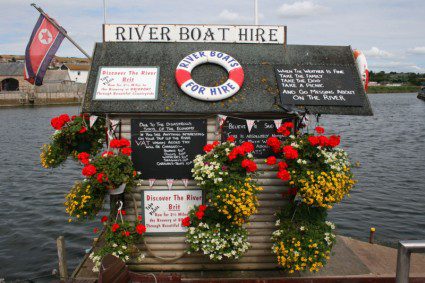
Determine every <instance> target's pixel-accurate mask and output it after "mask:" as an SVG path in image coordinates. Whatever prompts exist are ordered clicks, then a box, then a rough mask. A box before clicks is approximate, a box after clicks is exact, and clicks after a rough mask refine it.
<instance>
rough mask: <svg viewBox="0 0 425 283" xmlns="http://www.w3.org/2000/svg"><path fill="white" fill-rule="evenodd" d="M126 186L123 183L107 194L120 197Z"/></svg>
mask: <svg viewBox="0 0 425 283" xmlns="http://www.w3.org/2000/svg"><path fill="white" fill-rule="evenodd" d="M126 185H127V184H126V183H124V184H121V185H120V186H119V187H118V188H116V189H113V190H109V194H110V195H120V194H122V193H123V192H124V190H125V186H126Z"/></svg>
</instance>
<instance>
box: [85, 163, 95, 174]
mask: <svg viewBox="0 0 425 283" xmlns="http://www.w3.org/2000/svg"><path fill="white" fill-rule="evenodd" d="M82 173H83V175H84V176H86V177H90V176H93V175H94V174H96V167H95V166H94V165H92V164H89V165H86V166H84V168H83V170H82Z"/></svg>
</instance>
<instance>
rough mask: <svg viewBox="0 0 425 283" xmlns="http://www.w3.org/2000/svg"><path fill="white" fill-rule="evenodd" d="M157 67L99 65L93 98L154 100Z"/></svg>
mask: <svg viewBox="0 0 425 283" xmlns="http://www.w3.org/2000/svg"><path fill="white" fill-rule="evenodd" d="M158 82H159V67H100V68H99V73H98V75H97V81H96V88H95V90H94V96H93V100H156V99H157V97H158Z"/></svg>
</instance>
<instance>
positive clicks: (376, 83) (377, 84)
mask: <svg viewBox="0 0 425 283" xmlns="http://www.w3.org/2000/svg"><path fill="white" fill-rule="evenodd" d="M368 85H369V86H379V85H381V84H380V83H378V82H369V83H368Z"/></svg>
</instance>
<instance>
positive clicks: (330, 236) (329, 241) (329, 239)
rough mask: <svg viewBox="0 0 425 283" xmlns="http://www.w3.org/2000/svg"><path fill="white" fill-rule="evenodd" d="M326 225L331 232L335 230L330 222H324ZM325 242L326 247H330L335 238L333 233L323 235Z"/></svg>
mask: <svg viewBox="0 0 425 283" xmlns="http://www.w3.org/2000/svg"><path fill="white" fill-rule="evenodd" d="M325 223H326V225H328V226H329V227H331V229H332V230H335V224H333V223H332V222H330V221H325ZM324 239H325V241H326V243H327V244H328V246H330V245H332V244H333V243H334V242H335V239H336V236H335V234H333V233H325V238H324Z"/></svg>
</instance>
